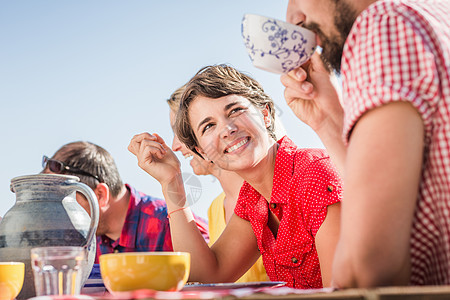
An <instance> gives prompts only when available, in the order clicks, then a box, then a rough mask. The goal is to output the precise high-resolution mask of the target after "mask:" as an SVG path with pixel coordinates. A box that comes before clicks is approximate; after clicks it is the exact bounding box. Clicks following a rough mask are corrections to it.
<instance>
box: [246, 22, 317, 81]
mask: <svg viewBox="0 0 450 300" xmlns="http://www.w3.org/2000/svg"><path fill="white" fill-rule="evenodd" d="M245 18H246V17H245V16H244V18H243V20H242V24H241V34H242V37H243V38H244V44H245V47H246V48H247V52H248V54H249V56H250V59H251V60H252V62H253V61H254V58H255V57H256V56H257V55H260V56H261V57H263V56H266V55H271V56H273V57H274V58H276V59H280V60H281V61H283V62H282V63H281V67H282V69H283V72H284V73H287V72H289V71H291V70H292V69H294V68H296V67H298V66H299V65H300V64H302V63H304V60H305V57H308V56H309V54H311V53H312V52H314V50H315V47H313V48H312V49H306V48H305V45H306V44H307V43H306V39H305V37H304V36H303V34H302V33H301V32H300V31H296V30H294V31H293V32H291V34H288V31H287V30H286V29H284V28H282V27H281V26H280V25H278V23H277V20H276V19H269V20H268V21H266V22H264V23H263V24H262V27H261V30H262V31H263V32H264V33H266V35H267V39H268V40H269V41H270V44H271V49H270V50H267V49H266V50H264V49H258V48H256V47H255V45H254V44H253V43H252V42H251V40H250V36H249V35H245V33H244V22H245Z"/></svg>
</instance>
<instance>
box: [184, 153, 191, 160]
mask: <svg viewBox="0 0 450 300" xmlns="http://www.w3.org/2000/svg"><path fill="white" fill-rule="evenodd" d="M183 156H184V158H185V159H187V158H189V157H191V156H192V154H191V153H186V154H184V155H183Z"/></svg>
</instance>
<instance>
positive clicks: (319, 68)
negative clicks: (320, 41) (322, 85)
mask: <svg viewBox="0 0 450 300" xmlns="http://www.w3.org/2000/svg"><path fill="white" fill-rule="evenodd" d="M320 55H321V54H319V52H318V51H316V52H314V54H313V55H312V56H311V59H310V60H311V64H312V67H313V70H314V71H315V72H326V73H329V72H330V71H329V68H328V67H327V66H325V64H324V62H323V60H322V58H321V57H320Z"/></svg>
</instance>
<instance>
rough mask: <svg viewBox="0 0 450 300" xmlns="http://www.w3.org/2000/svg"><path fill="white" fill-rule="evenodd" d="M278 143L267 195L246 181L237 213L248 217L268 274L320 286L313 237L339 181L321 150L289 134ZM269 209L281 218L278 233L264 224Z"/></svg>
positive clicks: (304, 285) (296, 285) (338, 190)
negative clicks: (298, 142) (299, 142)
mask: <svg viewBox="0 0 450 300" xmlns="http://www.w3.org/2000/svg"><path fill="white" fill-rule="evenodd" d="M278 143H279V144H280V147H279V148H278V152H277V157H276V161H275V171H274V178H273V188H272V196H271V198H270V201H267V200H266V199H265V198H264V197H263V196H261V195H260V194H259V193H258V192H257V191H256V190H255V189H254V188H253V187H252V186H250V184H248V183H247V182H245V183H244V185H243V186H242V188H241V191H240V194H239V199H238V201H237V204H236V207H235V213H236V215H238V216H239V217H241V218H243V219H244V220H247V221H249V222H250V223H251V226H252V228H253V231H254V233H255V235H256V238H257V242H258V248H259V250H260V252H261V255H262V257H263V262H264V267H265V268H266V272H267V275H268V276H269V278H270V280H272V281H285V282H286V283H287V285H288V286H290V287H294V288H299V289H301V288H303V289H307V288H321V287H322V277H321V273H320V265H319V258H318V256H317V251H316V246H315V242H314V239H315V236H316V233H317V231H318V229H319V228H320V225H321V224H322V223H323V221H324V220H325V217H326V213H327V206H328V205H331V204H334V203H336V202H339V201H340V200H341V197H342V181H341V179H340V178H339V175H338V173H337V171H336V169H335V168H334V166H333V164H332V163H331V161H330V158H329V156H328V155H327V154H326V152H325V151H324V150H321V149H300V148H298V147H297V146H296V145H295V144H294V143H293V142H292V141H291V140H290V139H289V138H288V137H284V138H282V139H281V140H280V141H279V142H278ZM269 209H270V210H271V211H272V212H273V213H274V214H275V215H276V216H277V217H278V219H279V220H280V225H279V228H278V232H277V236H276V237H274V235H273V233H272V231H271V230H270V228H269V226H268V225H267V221H268V213H269Z"/></svg>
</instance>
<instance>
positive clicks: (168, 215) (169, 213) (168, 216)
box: [167, 207, 187, 219]
mask: <svg viewBox="0 0 450 300" xmlns="http://www.w3.org/2000/svg"><path fill="white" fill-rule="evenodd" d="M185 208H187V207H182V208H178V209H175V210H174V211H172V212H168V213H167V219H170V215H171V214H173V213H175V212H177V211H180V210H183V209H185Z"/></svg>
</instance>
